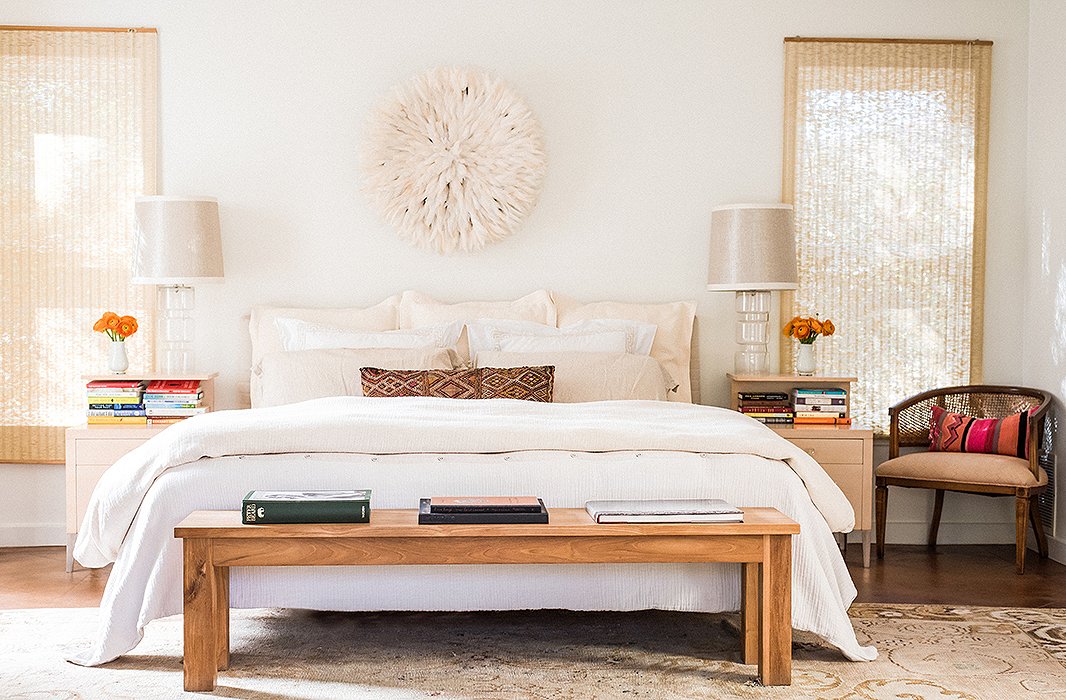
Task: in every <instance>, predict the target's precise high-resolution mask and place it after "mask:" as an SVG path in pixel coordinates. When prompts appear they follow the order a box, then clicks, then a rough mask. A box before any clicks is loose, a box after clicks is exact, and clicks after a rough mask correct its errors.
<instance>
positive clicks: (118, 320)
mask: <svg viewBox="0 0 1066 700" xmlns="http://www.w3.org/2000/svg"><path fill="white" fill-rule="evenodd" d="M93 330H94V331H96V332H97V333H105V334H107V337H108V338H110V339H111V340H117V341H118V342H123V341H125V340H126V338H129V337H130V336H131V335H133V334H134V333H136V332H137V319H135V318H134V317H133V316H119V315H118V314H116V313H115V312H114V311H106V312H104V315H103V316H101V317H100V320H99V321H97V322H96V323H94V324H93Z"/></svg>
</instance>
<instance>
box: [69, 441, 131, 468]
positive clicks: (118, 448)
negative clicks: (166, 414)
mask: <svg viewBox="0 0 1066 700" xmlns="http://www.w3.org/2000/svg"><path fill="white" fill-rule="evenodd" d="M145 439H146V436H145V435H138V436H137V437H136V438H88V439H86V438H82V439H78V440H77V441H76V442H75V447H74V451H75V455H74V462H75V464H77V465H78V466H82V465H88V464H91V465H93V466H101V467H109V466H111V465H112V464H114V463H115V461H116V460H117V459H118V458H119V457H121V456H122V455H124V454H126V453H127V452H129V451H130V450H132V449H134V448H136V447H140V446H141V445H143V444H144V441H145Z"/></svg>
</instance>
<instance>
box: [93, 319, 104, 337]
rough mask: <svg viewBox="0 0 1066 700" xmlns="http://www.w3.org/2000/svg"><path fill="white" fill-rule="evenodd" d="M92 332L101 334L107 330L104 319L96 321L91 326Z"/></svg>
mask: <svg viewBox="0 0 1066 700" xmlns="http://www.w3.org/2000/svg"><path fill="white" fill-rule="evenodd" d="M93 330H94V331H96V332H97V333H103V332H104V331H105V330H107V324H106V323H105V322H104V319H102V318H101V319H97V321H96V323H94V324H93Z"/></svg>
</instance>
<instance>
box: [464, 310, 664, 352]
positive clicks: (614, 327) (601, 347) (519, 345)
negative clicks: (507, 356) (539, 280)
mask: <svg viewBox="0 0 1066 700" xmlns="http://www.w3.org/2000/svg"><path fill="white" fill-rule="evenodd" d="M466 333H467V339H468V340H469V342H470V354H471V356H473V357H476V356H477V354H478V353H479V352H483V351H506V352H553V351H554V352H623V353H631V354H635V355H647V354H648V353H649V351H650V350H651V345H652V341H653V339H654V338H655V326H654V325H652V324H648V323H638V322H636V321H625V320H615V319H595V320H590V321H581V322H579V323H575V324H572V325H569V326H567V327H565V328H553V327H552V326H546V325H544V324H542V323H530V322H528V321H510V320H503V319H478V320H477V321H472V322H470V323H467V324H466Z"/></svg>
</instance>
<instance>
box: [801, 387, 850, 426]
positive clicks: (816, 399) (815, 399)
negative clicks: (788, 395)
mask: <svg viewBox="0 0 1066 700" xmlns="http://www.w3.org/2000/svg"><path fill="white" fill-rule="evenodd" d="M792 406H793V408H794V409H795V419H794V420H795V423H796V425H851V418H850V417H848V392H846V391H844V390H843V389H793V390H792Z"/></svg>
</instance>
